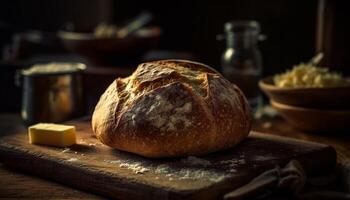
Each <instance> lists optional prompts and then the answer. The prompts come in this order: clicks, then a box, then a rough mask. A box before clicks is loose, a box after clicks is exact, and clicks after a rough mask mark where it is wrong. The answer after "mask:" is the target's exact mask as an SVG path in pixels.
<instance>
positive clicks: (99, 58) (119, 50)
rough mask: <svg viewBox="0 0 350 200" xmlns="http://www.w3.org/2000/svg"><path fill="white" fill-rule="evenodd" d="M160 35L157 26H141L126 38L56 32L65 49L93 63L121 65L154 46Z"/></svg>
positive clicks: (136, 59) (134, 59)
mask: <svg viewBox="0 0 350 200" xmlns="http://www.w3.org/2000/svg"><path fill="white" fill-rule="evenodd" d="M160 35H161V30H160V28H159V27H149V28H143V29H140V30H139V31H137V32H135V33H134V34H133V35H131V36H129V37H126V38H122V39H121V38H117V37H115V38H96V37H95V36H94V35H93V34H92V33H79V32H65V31H61V32H59V33H58V37H59V38H60V39H61V42H62V44H63V46H64V47H65V48H66V49H67V51H69V52H71V53H73V54H78V55H82V56H85V57H86V58H88V59H89V60H90V61H91V62H92V63H93V64H95V65H123V64H130V63H127V62H130V60H131V61H135V62H138V59H140V58H141V56H142V55H143V54H144V53H145V52H146V51H148V50H149V49H151V48H153V47H155V46H156V44H157V43H158V40H159V38H160Z"/></svg>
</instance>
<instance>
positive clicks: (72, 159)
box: [67, 158, 78, 162]
mask: <svg viewBox="0 0 350 200" xmlns="http://www.w3.org/2000/svg"><path fill="white" fill-rule="evenodd" d="M67 161H68V162H75V161H78V159H77V158H69V159H68V160H67Z"/></svg>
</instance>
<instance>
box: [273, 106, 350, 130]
mask: <svg viewBox="0 0 350 200" xmlns="http://www.w3.org/2000/svg"><path fill="white" fill-rule="evenodd" d="M270 102H271V105H272V106H273V107H274V108H276V110H277V111H278V112H279V113H280V114H281V115H282V117H283V118H284V119H285V120H286V121H287V122H288V123H289V124H290V125H292V126H293V127H294V128H296V129H300V130H303V131H309V132H315V133H330V132H333V133H336V132H345V131H350V110H324V109H313V108H303V107H296V106H290V105H285V104H281V103H277V102H275V101H273V100H271V101H270Z"/></svg>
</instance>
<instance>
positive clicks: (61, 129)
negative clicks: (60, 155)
mask: <svg viewBox="0 0 350 200" xmlns="http://www.w3.org/2000/svg"><path fill="white" fill-rule="evenodd" d="M28 134H29V143H31V144H44V145H50V146H57V147H67V146H70V145H73V144H75V143H76V139H75V127H74V126H68V125H61V124H46V123H39V124H35V125H33V126H30V127H29V128H28Z"/></svg>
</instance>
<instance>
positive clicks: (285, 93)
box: [259, 63, 350, 109]
mask: <svg viewBox="0 0 350 200" xmlns="http://www.w3.org/2000/svg"><path fill="white" fill-rule="evenodd" d="M259 87H260V88H261V90H262V91H263V92H264V93H265V94H266V95H267V96H268V97H269V98H270V100H273V101H275V102H277V103H282V104H286V105H292V106H301V107H306V108H320V109H322V108H323V109H345V108H350V103H349V102H350V79H349V78H345V77H343V76H342V75H341V74H340V73H336V72H331V71H329V69H327V68H323V67H316V66H313V65H310V64H304V63H301V64H299V65H296V66H294V67H293V69H291V70H288V71H286V72H285V73H282V74H277V75H275V76H270V77H266V78H264V79H262V80H260V81H259Z"/></svg>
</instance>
